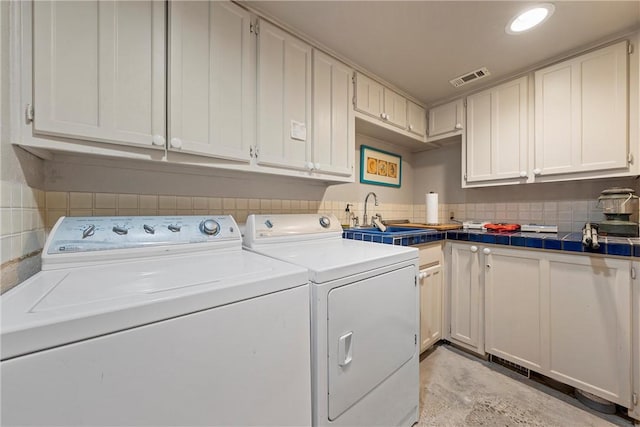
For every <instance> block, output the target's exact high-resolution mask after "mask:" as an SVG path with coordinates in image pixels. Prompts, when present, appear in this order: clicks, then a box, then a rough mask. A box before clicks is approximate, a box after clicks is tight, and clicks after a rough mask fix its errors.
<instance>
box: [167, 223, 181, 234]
mask: <svg viewBox="0 0 640 427" xmlns="http://www.w3.org/2000/svg"><path fill="white" fill-rule="evenodd" d="M167 228H168V229H169V231H171V232H172V233H177V232H178V231H180V229H181V228H182V226H180V225H178V224H169V226H168V227H167Z"/></svg>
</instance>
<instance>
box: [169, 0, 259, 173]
mask: <svg viewBox="0 0 640 427" xmlns="http://www.w3.org/2000/svg"><path fill="white" fill-rule="evenodd" d="M170 25H171V27H170V28H171V31H170V34H171V37H170V44H169V48H170V61H169V66H170V70H171V72H170V82H169V87H170V89H169V150H172V151H181V152H184V153H190V154H199V155H204V156H211V157H219V158H224V159H230V160H240V161H245V162H249V161H250V160H251V157H250V146H251V145H252V144H254V142H255V125H254V123H255V121H254V117H255V49H256V47H255V43H256V40H255V39H256V37H255V34H253V32H252V30H251V15H250V14H249V12H247V11H246V10H244V9H242V8H240V7H238V6H236V5H235V4H233V3H229V2H220V1H211V2H207V1H189V2H186V1H185V2H183V1H177V2H171V3H170Z"/></svg>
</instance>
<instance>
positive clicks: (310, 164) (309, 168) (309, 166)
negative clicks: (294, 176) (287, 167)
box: [306, 162, 313, 171]
mask: <svg viewBox="0 0 640 427" xmlns="http://www.w3.org/2000/svg"><path fill="white" fill-rule="evenodd" d="M306 166H307V169H308V170H310V171H312V170H313V162H307V165H306Z"/></svg>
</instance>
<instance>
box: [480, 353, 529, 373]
mask: <svg viewBox="0 0 640 427" xmlns="http://www.w3.org/2000/svg"><path fill="white" fill-rule="evenodd" d="M489 361H490V362H493V363H497V364H498V365H502V366H504V367H505V368H507V369H509V370H511V371H513V372H517V373H519V374H520V375H523V376H525V377H527V378H531V371H530V370H529V369H528V368H525V367H524V366H520V365H518V364H517V363H513V362H510V361H508V360H505V359H503V358H502V357H498V356H494V355H493V354H490V355H489Z"/></svg>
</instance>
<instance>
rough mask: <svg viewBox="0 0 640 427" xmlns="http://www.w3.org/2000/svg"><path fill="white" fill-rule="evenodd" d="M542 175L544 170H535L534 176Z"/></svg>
mask: <svg viewBox="0 0 640 427" xmlns="http://www.w3.org/2000/svg"><path fill="white" fill-rule="evenodd" d="M541 173H542V169H538V168H535V169H534V170H533V174H534V175H540V174H541Z"/></svg>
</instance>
